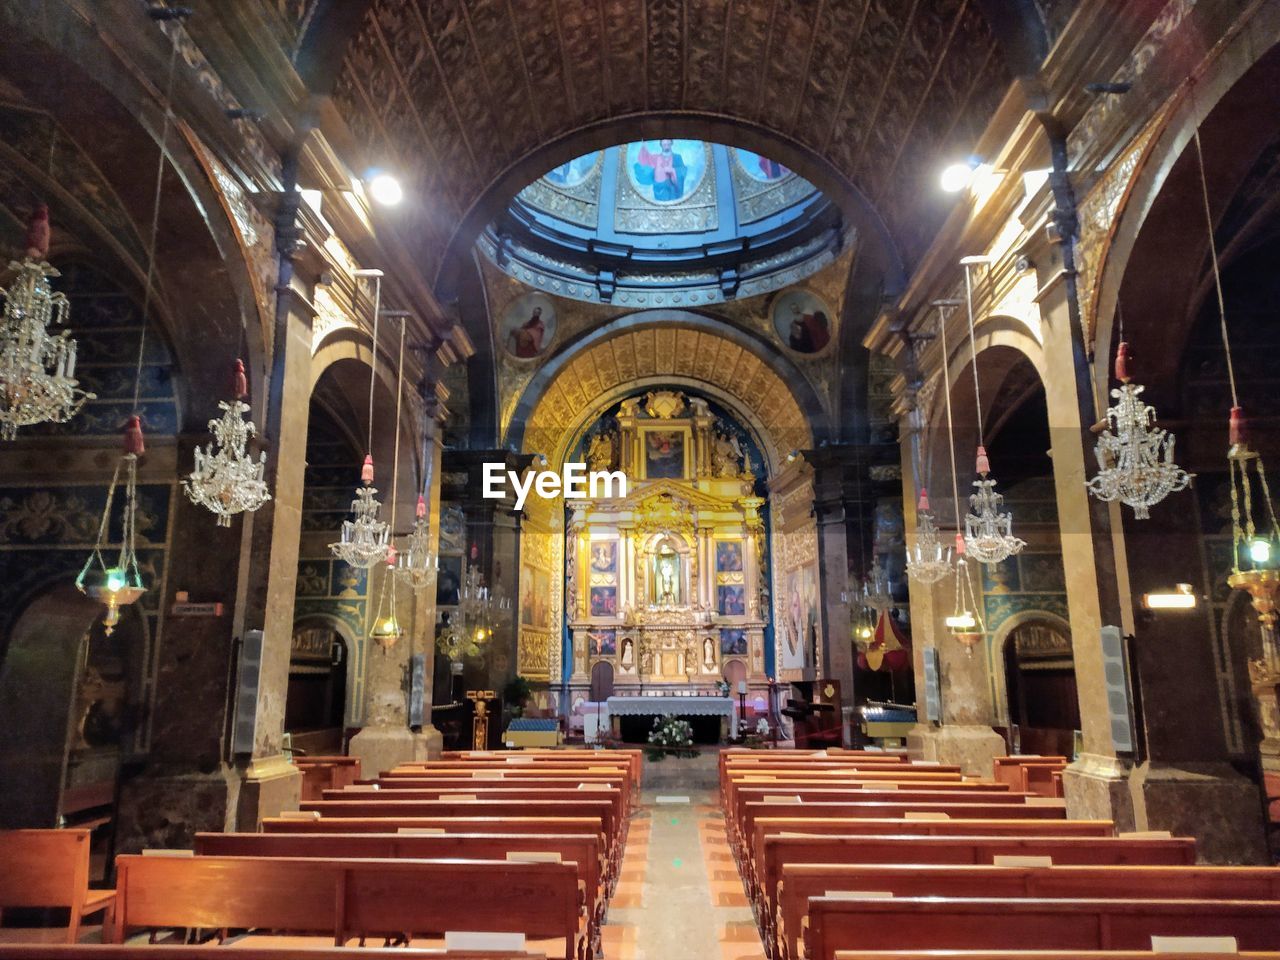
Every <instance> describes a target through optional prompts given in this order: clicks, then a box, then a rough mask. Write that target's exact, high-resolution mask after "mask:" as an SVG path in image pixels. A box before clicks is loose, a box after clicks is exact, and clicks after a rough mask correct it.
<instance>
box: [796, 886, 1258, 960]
mask: <svg viewBox="0 0 1280 960" xmlns="http://www.w3.org/2000/svg"><path fill="white" fill-rule="evenodd" d="M1153 935H1157V936H1231V937H1235V938H1236V940H1237V942H1238V943H1239V946H1240V948H1241V949H1243V950H1269V949H1273V948H1274V947H1275V946H1276V944H1278V943H1280V904H1277V903H1274V902H1260V901H1252V900H1094V899H1090V900H1039V899H1030V898H1028V899H1010V900H999V899H989V898H982V899H977V898H975V899H966V900H946V899H916V898H907V897H904V898H896V897H895V898H891V899H884V900H870V899H848V900H847V899H836V898H831V897H815V898H813V899H811V900H810V901H809V924H808V930H807V934H806V943H807V952H806V956H807V957H809V958H811V960H834V958H835V953H836V951H837V950H859V951H860V950H930V949H934V948H937V949H950V950H987V949H999V950H1019V949H1021V950H1034V949H1037V948H1043V947H1044V946H1045V945H1046V944H1052V945H1053V946H1054V947H1055V948H1060V949H1066V950H1143V949H1147V948H1149V947H1150V946H1151V937H1152V936H1153Z"/></svg>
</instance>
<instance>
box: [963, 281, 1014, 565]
mask: <svg viewBox="0 0 1280 960" xmlns="http://www.w3.org/2000/svg"><path fill="white" fill-rule="evenodd" d="M986 262H987V261H986V259H985V258H983V257H965V258H964V259H962V260H961V261H960V263H961V265H962V266H963V267H964V292H965V306H966V308H967V310H968V314H969V347H970V351H971V353H972V358H973V402H974V406H975V408H976V410H977V414H978V455H977V464H976V466H977V471H978V479H977V480H975V481H973V485H974V487H976V488H977V492H976V493H973V494H971V495H970V496H969V507H970V511H971V512H969V513H967V514H965V518H964V545H965V552H966V553H968V554H969V555H971V556H972V557H973V558H974V559H975V560H977V561H978V562H979V563H1001V562H1003V561H1005V560H1008V559H1009V558H1010V557H1011V556H1013V555H1014V554H1017V553H1021V552H1022V548H1023V547H1025V546H1026V545H1027V544H1026V541H1024V540H1020V539H1019V538H1018V537H1015V536H1014V535H1013V515H1012V514H1010V513H1009V512H1008V511H1004V510H1001V507H1002V506H1003V505H1004V497H1003V496H1001V495H1000V494H998V493H996V481H995V478H994V477H992V476H991V462H990V461H989V460H988V459H987V448H986V445H985V444H984V443H983V429H984V424H983V421H982V391H981V388H980V387H979V385H978V339H977V337H976V335H975V334H974V324H973V275H972V272H971V270H972V268H973V266H974V264H977V263H986Z"/></svg>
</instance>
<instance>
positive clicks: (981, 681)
mask: <svg viewBox="0 0 1280 960" xmlns="http://www.w3.org/2000/svg"><path fill="white" fill-rule="evenodd" d="M917 419H918V418H917V416H916V414H915V413H914V412H912V413H910V414H908V415H907V416H906V417H904V418H903V419H902V426H901V432H900V436H901V441H902V448H901V449H902V512H903V520H904V523H905V528H906V540H907V549H908V550H909V549H911V547H912V545H913V543H914V541H915V529H916V505H917V500H918V499H919V496H920V491H919V490H918V488H917V487H916V480H915V473H914V471H913V469H912V464H913V460H914V457H913V451H914V445H915V444H916V442H917V441H918V439H919V428H918V425H917ZM945 499H946V498H937V497H935V501H936V504H937V506H941V503H942V502H943V500H945ZM949 513H950V511H948V515H949ZM938 521H939V526H940V527H942V528H943V529H941V530H940V536H941V537H943V538H948V537H954V535H955V528H954V525H952V526H951V527H950V528H949V529H948V528H946V526H945V524H946V517H941V516H940V517H938ZM974 566H976V564H972V563H971V564H970V567H974ZM969 572H970V575H971V576H974V577H977V576H979V575H980V574H979V572H978V571H977V570H976V569H971V570H970V571H969ZM955 576H956V575H955V574H954V573H952V574H951V575H950V576H947V577H945V578H944V579H943V580H941V581H940V582H938V583H934V584H922V583H915V582H912V583H911V585H910V587H909V596H910V605H911V655H912V661H913V662H912V667H913V669H914V671H915V682H916V715H917V722H916V726H915V727H914V728H913V729H912V730H911V732H910V734H908V736H907V749H908V750H909V751H910V753H911V756H912V757H913V758H914V759H917V760H933V761H936V762H938V763H947V764H952V763H954V764H959V765H960V767H961V769H963V771H964V772H965V773H966V774H968V775H970V776H983V777H989V776H991V761H992V758H994V757H998V756H1001V755H1003V754H1004V753H1005V751H1006V747H1005V742H1004V738H1002V737H1001V736H1000V735H999V734H998V733H996V732H995V730H994V729H992V725H993V724H994V723H995V719H996V710H995V703H994V702H993V701H992V697H991V681H990V677H989V676H988V672H987V671H988V664H987V650H986V645H985V644H980V645H979V646H978V647H977V648H976V649H971V648H966V647H965V646H964V645H963V644H961V643H960V642H959V641H958V640H956V639H954V638H953V637H952V636H951V635H950V633H949V632H948V631H947V628H946V624H945V618H946V617H947V616H948V615H949V614H950V613H951V612H952V607H953V606H954V598H955ZM974 586H975V591H976V589H977V587H978V584H977V582H976V580H975V583H974ZM930 647H933V648H936V649H937V651H938V686H939V690H940V707H941V714H940V716H939V718H938V719H937V720H936V721H931V720H929V718H928V716H927V714H926V712H925V705H926V697H925V671H924V658H925V650H926V649H927V648H930Z"/></svg>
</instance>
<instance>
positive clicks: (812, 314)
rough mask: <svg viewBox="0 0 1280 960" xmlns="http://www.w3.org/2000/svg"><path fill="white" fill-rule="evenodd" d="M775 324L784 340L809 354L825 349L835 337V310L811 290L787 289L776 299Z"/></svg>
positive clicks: (797, 350)
mask: <svg viewBox="0 0 1280 960" xmlns="http://www.w3.org/2000/svg"><path fill="white" fill-rule="evenodd" d="M771 312H772V315H773V328H774V330H775V331H776V332H777V334H778V337H779V338H780V339H781V340H782V342H783V343H784V344H786V345H787V346H788V347H790V348H791V349H792V350H793V351H795V352H796V353H799V354H804V355H806V356H814V355H816V354H820V353H823V352H824V351H826V350H827V348H828V347H830V346H831V341H832V340H833V339H834V337H835V320H834V317H835V313H834V312H833V311H832V309H831V307H829V306H828V305H827V304H826V303H825V302H823V300H822V299H821V298H819V297H818V296H817V295H815V294H813V293H810V292H809V291H808V290H801V289H797V288H794V287H793V288H792V289H790V290H784V291H783V292H782V293H780V294H778V295H777V296H776V297H774V299H773V305H772V307H771Z"/></svg>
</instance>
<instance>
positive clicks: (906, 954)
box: [835, 950, 1280, 960]
mask: <svg viewBox="0 0 1280 960" xmlns="http://www.w3.org/2000/svg"><path fill="white" fill-rule="evenodd" d="M1176 956H1177V960H1223V954H1221V953H1202V952H1200V951H1198V950H1195V951H1188V952H1186V953H1178V954H1177V955H1176ZM1227 956H1232V957H1239V958H1240V960H1280V953H1259V952H1256V951H1252V950H1245V951H1241V952H1240V953H1235V954H1228V955H1227ZM1169 958H1170V954H1168V953H1152V952H1151V951H1150V950H1093V951H1090V953H1089V957H1088V960H1169ZM835 960H1080V952H1079V951H1078V950H1071V951H1063V950H929V951H927V952H924V953H921V952H919V951H913V950H837V951H836V954H835Z"/></svg>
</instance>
